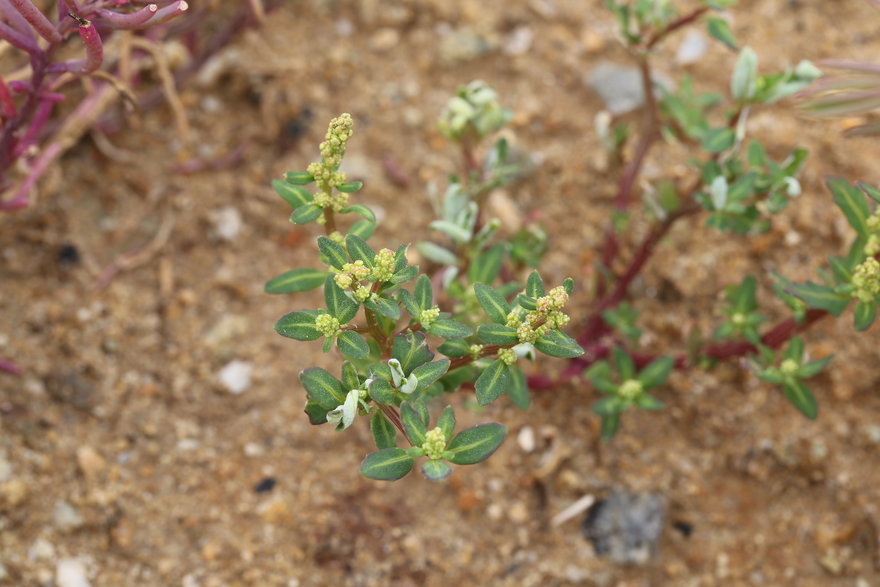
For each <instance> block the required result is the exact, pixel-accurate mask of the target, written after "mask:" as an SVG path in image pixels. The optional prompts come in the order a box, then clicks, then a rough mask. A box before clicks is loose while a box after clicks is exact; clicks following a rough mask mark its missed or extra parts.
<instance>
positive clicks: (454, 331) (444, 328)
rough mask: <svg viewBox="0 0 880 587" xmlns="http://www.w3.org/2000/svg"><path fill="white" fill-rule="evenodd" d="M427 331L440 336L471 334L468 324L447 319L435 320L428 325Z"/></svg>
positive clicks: (459, 336)
mask: <svg viewBox="0 0 880 587" xmlns="http://www.w3.org/2000/svg"><path fill="white" fill-rule="evenodd" d="M428 332H430V333H431V334H433V335H434V336H439V337H440V338H464V337H466V336H470V335H471V334H473V330H471V328H470V326H466V325H464V324H462V323H461V322H456V321H455V320H448V319H443V320H435V321H434V322H433V323H432V324H431V326H429V327H428Z"/></svg>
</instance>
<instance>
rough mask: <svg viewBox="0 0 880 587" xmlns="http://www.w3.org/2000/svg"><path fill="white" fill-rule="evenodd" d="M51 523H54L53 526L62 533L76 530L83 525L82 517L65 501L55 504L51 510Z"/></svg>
mask: <svg viewBox="0 0 880 587" xmlns="http://www.w3.org/2000/svg"><path fill="white" fill-rule="evenodd" d="M52 521H54V522H55V526H56V527H57V528H58V529H59V530H62V531H64V532H68V531H71V530H76V529H77V528H79V527H81V526H82V525H83V524H84V523H85V520H83V517H82V515H81V514H80V513H79V512H78V511H76V508H74V507H73V506H72V505H70V504H69V503H67V502H66V501H56V502H55V507H54V508H52Z"/></svg>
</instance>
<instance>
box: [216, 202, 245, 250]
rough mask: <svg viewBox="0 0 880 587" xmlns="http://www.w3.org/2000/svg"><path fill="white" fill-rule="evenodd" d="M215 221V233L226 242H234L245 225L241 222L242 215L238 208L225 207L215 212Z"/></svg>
mask: <svg viewBox="0 0 880 587" xmlns="http://www.w3.org/2000/svg"><path fill="white" fill-rule="evenodd" d="M211 216H212V220H213V221H214V233H215V234H216V235H217V236H218V237H219V238H221V239H222V240H225V241H234V240H235V239H236V238H237V237H238V233H239V232H241V227H242V225H243V224H244V223H243V222H242V220H241V213H240V212H239V211H238V208H235V207H233V206H224V207H222V208H220V209H219V210H215V211H214V212H213V213H212V214H211Z"/></svg>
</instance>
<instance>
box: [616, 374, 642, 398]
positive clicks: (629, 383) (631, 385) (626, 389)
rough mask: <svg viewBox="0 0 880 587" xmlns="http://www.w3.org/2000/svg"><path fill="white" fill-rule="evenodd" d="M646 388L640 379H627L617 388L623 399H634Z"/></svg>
mask: <svg viewBox="0 0 880 587" xmlns="http://www.w3.org/2000/svg"><path fill="white" fill-rule="evenodd" d="M644 390H645V388H644V387H643V386H642V384H641V382H639V381H638V380H636V379H627V380H626V381H624V382H623V383H621V384H620V387H618V388H617V395H619V396H620V397H621V398H622V399H625V400H628V401H633V400H634V399H636V398H637V397H639V396H640V395H642V392H643V391H644Z"/></svg>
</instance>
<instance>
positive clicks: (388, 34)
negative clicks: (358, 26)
mask: <svg viewBox="0 0 880 587" xmlns="http://www.w3.org/2000/svg"><path fill="white" fill-rule="evenodd" d="M399 43H400V33H398V32H397V30H396V29H392V28H384V29H379V30H378V31H376V32H375V33H374V34H373V36H372V37H371V38H370V47H372V48H373V49H375V50H376V51H390V50H391V49H394V48H395V47H396V46H397V45H398V44H399Z"/></svg>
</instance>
